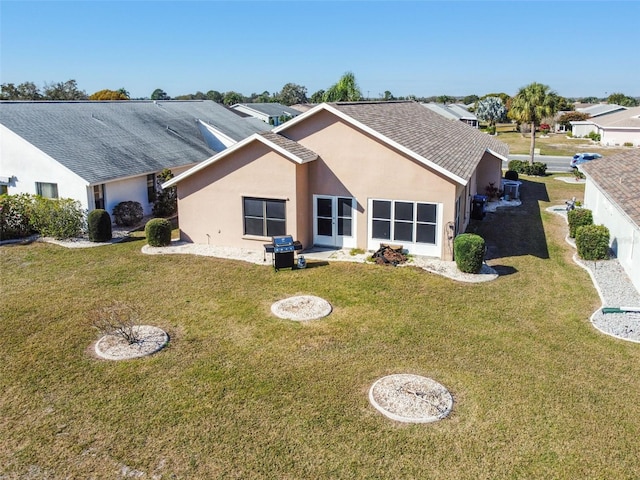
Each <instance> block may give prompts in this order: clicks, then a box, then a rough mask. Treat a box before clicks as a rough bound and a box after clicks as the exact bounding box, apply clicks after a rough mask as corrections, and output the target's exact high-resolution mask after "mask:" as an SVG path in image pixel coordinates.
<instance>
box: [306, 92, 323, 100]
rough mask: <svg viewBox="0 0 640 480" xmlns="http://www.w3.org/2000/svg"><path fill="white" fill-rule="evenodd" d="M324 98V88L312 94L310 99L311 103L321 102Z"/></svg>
mask: <svg viewBox="0 0 640 480" xmlns="http://www.w3.org/2000/svg"><path fill="white" fill-rule="evenodd" d="M323 98H324V90H318V91H317V92H316V93H314V94H313V95H311V98H310V99H309V100H310V101H311V103H321V102H322V99H323Z"/></svg>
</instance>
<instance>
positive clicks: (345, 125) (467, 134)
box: [164, 102, 508, 259]
mask: <svg viewBox="0 0 640 480" xmlns="http://www.w3.org/2000/svg"><path fill="white" fill-rule="evenodd" d="M507 159H508V146H507V145H505V144H504V143H502V142H500V141H498V140H496V139H495V138H493V137H491V136H489V135H485V134H483V133H481V132H480V131H478V130H476V129H474V128H471V127H469V126H468V125H465V124H463V123H462V122H451V121H450V120H447V119H446V118H445V117H443V116H441V115H439V114H437V113H435V112H432V111H431V110H429V109H427V108H424V107H423V106H422V105H420V104H419V103H416V102H356V103H330V104H327V103H322V104H320V105H318V106H316V107H315V108H313V109H311V110H309V111H308V112H306V113H303V114H301V115H300V116H298V117H296V118H295V119H293V120H291V121H289V122H287V123H285V124H283V125H281V126H280V127H278V128H275V129H274V130H272V131H271V132H267V133H262V134H256V135H252V136H251V137H249V138H247V139H245V140H243V141H241V142H239V143H237V144H235V145H233V146H232V147H230V148H228V149H227V150H225V151H224V152H221V153H219V154H218V155H215V156H213V157H212V158H210V159H208V160H206V161H204V162H202V163H200V164H198V165H197V166H195V167H193V168H191V169H189V170H188V171H186V172H184V173H182V174H181V175H178V176H177V177H175V178H173V179H172V180H170V181H169V182H166V183H165V184H164V186H165V187H167V186H171V185H177V187H178V213H179V218H180V235H181V238H182V240H185V241H189V242H193V243H199V244H211V245H219V246H232V247H244V248H250V249H262V246H263V244H264V243H267V242H269V241H270V240H271V236H275V235H283V234H290V235H292V236H293V237H294V238H295V239H296V240H299V241H300V242H301V243H302V244H303V246H304V247H305V248H309V247H311V246H312V245H316V246H327V247H337V248H362V249H365V250H375V249H377V248H379V246H380V244H381V243H392V244H401V245H403V247H404V248H405V249H406V250H408V251H409V252H410V253H413V254H418V255H426V256H432V257H439V258H443V259H451V258H452V256H453V238H454V236H455V234H456V233H457V232H464V231H465V229H466V227H467V225H468V223H469V219H470V210H471V207H472V200H473V195H474V194H476V193H480V194H484V193H485V189H486V187H487V186H489V184H490V183H494V184H495V185H500V179H501V176H502V166H503V162H506V161H507Z"/></svg>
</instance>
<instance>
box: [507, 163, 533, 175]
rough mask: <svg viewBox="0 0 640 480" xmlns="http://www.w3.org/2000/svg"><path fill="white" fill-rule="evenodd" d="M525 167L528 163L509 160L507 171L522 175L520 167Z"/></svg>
mask: <svg viewBox="0 0 640 480" xmlns="http://www.w3.org/2000/svg"><path fill="white" fill-rule="evenodd" d="M527 165H529V162H524V161H522V160H511V161H510V162H509V170H510V171H513V172H516V173H522V167H523V166H527Z"/></svg>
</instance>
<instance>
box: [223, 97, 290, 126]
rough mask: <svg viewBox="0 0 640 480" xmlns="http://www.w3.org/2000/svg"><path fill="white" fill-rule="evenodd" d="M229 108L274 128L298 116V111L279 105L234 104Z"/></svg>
mask: <svg viewBox="0 0 640 480" xmlns="http://www.w3.org/2000/svg"><path fill="white" fill-rule="evenodd" d="M229 108H231V109H232V110H235V111H237V112H240V113H243V114H245V115H249V116H251V117H253V118H257V119H259V120H262V121H263V122H265V123H268V124H269V125H275V126H278V125H280V124H281V123H284V122H285V121H288V120H290V119H292V118H294V117H297V116H298V115H300V111H299V110H297V109H295V108H291V107H287V106H286V105H282V104H280V103H236V104H235V105H231V107H229Z"/></svg>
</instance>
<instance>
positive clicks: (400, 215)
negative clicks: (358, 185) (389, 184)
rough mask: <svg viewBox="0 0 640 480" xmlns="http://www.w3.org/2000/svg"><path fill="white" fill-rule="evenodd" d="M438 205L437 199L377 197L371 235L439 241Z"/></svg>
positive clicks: (396, 239)
mask: <svg viewBox="0 0 640 480" xmlns="http://www.w3.org/2000/svg"><path fill="white" fill-rule="evenodd" d="M437 223H438V206H437V205H436V204H435V203H419V202H403V201H396V200H373V201H372V213H371V235H372V238H374V239H378V240H394V241H397V242H409V243H427V244H435V243H436V232H437V228H436V227H437Z"/></svg>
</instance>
